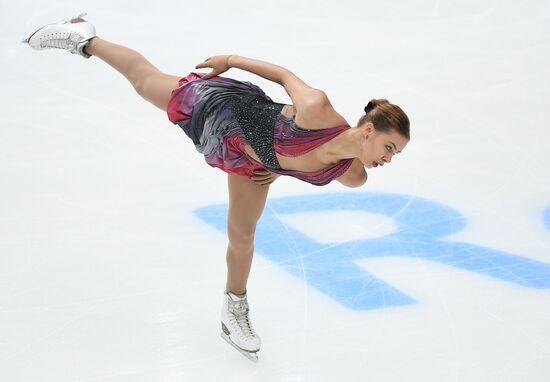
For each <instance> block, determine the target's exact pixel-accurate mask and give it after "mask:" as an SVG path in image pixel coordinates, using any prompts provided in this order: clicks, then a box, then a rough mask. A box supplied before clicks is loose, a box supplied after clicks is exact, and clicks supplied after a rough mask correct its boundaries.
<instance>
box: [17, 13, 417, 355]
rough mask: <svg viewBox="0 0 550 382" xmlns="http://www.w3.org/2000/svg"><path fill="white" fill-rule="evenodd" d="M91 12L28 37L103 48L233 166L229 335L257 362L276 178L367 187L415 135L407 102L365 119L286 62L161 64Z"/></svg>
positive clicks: (78, 50) (76, 48)
mask: <svg viewBox="0 0 550 382" xmlns="http://www.w3.org/2000/svg"><path fill="white" fill-rule="evenodd" d="M83 16H85V14H82V15H80V16H78V17H75V18H72V19H70V20H68V21H65V22H61V23H57V24H51V25H46V26H44V27H42V28H40V29H38V30H37V31H35V32H34V33H33V34H31V35H30V37H28V38H27V39H25V40H24V41H23V42H25V43H28V44H29V45H30V46H31V47H32V48H34V49H39V50H41V49H48V48H58V49H64V50H68V51H69V52H71V53H73V54H78V55H80V56H82V57H84V58H89V57H90V56H95V57H97V58H99V59H101V60H103V61H105V62H106V63H107V64H109V65H110V66H112V67H113V68H114V69H116V70H117V71H119V72H120V73H121V74H122V75H123V76H124V77H126V78H127V79H128V81H130V83H131V84H132V86H133V87H134V88H135V90H136V91H137V93H138V94H139V95H140V96H141V97H143V98H144V99H146V100H147V101H149V102H150V103H152V104H153V105H155V106H157V107H158V108H160V109H162V110H164V111H166V112H167V113H168V118H169V120H170V121H171V122H172V123H174V124H177V125H179V126H180V127H181V128H182V129H183V131H184V132H185V133H186V134H187V135H188V136H189V138H191V139H192V140H193V143H194V144H195V147H196V148H197V150H198V151H199V152H200V153H202V154H203V155H204V158H205V159H206V162H207V163H208V164H209V165H210V166H213V167H218V168H220V169H222V170H223V171H225V172H226V173H228V189H229V211H228V221H227V235H228V247H227V255H226V260H227V284H226V290H225V293H224V299H223V305H222V312H221V325H222V337H223V338H224V339H225V340H226V341H227V342H228V343H230V344H231V345H232V346H234V347H235V348H236V349H237V350H239V351H240V352H241V353H243V354H244V355H245V356H247V357H248V358H249V359H251V360H254V361H257V359H258V357H257V353H258V351H259V350H260V344H261V342H260V337H259V336H258V334H257V333H256V332H255V331H254V329H253V327H252V325H251V323H250V318H249V305H248V302H247V297H246V296H247V295H246V292H247V280H248V275H249V273H250V267H251V264H252V256H253V252H254V233H255V229H256V223H257V221H258V219H259V218H260V216H261V214H262V211H263V208H264V205H265V201H266V198H267V193H268V190H269V185H270V184H271V183H273V181H274V180H275V179H276V178H277V177H278V176H280V175H288V176H292V177H295V178H298V179H300V180H303V181H305V182H308V183H311V184H314V185H317V186H322V185H325V184H328V183H329V182H331V181H332V180H337V181H339V182H340V183H342V184H343V185H345V186H348V187H359V186H362V185H363V184H364V183H365V182H366V180H367V172H366V170H365V169H371V168H375V167H378V166H384V165H385V164H388V163H390V162H391V160H392V158H393V156H394V155H395V154H398V153H400V152H401V151H402V150H403V148H404V147H405V146H406V145H407V143H408V142H409V139H410V136H409V119H408V117H407V115H406V114H405V113H404V112H403V110H401V108H399V107H398V106H396V105H394V104H391V103H389V102H388V101H387V100H385V99H373V100H371V101H370V102H369V103H368V105H367V106H366V107H365V114H364V115H363V116H362V117H361V119H360V120H359V122H358V124H357V126H356V127H353V128H351V127H350V125H349V124H348V123H347V122H346V120H345V119H344V118H343V117H342V116H341V115H340V114H338V113H337V112H336V111H335V110H334V109H333V107H332V105H331V103H330V101H329V99H328V98H327V95H326V94H325V93H324V92H323V91H321V90H319V89H315V88H312V87H310V86H308V85H307V84H306V83H304V82H303V81H302V80H301V79H300V78H298V77H297V76H296V75H294V74H293V73H292V72H290V71H289V70H287V69H285V68H282V67H280V66H277V65H274V64H271V63H268V62H264V61H260V60H255V59H251V58H246V57H242V56H238V55H220V56H214V57H210V58H208V59H207V60H205V61H204V62H202V63H200V64H198V65H197V66H196V69H203V68H209V69H211V71H210V72H209V73H207V74H201V73H191V74H189V75H187V76H186V77H183V78H182V77H181V76H174V75H168V74H165V73H162V72H160V71H159V70H158V69H157V68H156V67H155V66H153V65H152V64H151V63H150V62H149V61H147V60H146V59H145V58H144V57H143V56H142V55H141V54H139V53H138V52H136V51H134V50H131V49H129V48H126V47H124V46H121V45H117V44H114V43H111V42H109V41H107V40H104V39H102V38H99V37H97V36H96V31H95V28H94V26H93V25H92V24H90V23H89V22H88V21H86V20H84V19H83V18H82V17H83ZM229 68H238V69H241V70H245V71H248V72H250V73H254V74H256V75H258V76H260V77H263V78H265V79H267V80H270V81H273V82H276V83H277V84H279V85H281V86H283V87H284V89H285V91H286V92H287V93H288V95H289V96H290V99H291V100H292V104H290V105H285V104H281V103H276V102H273V101H272V100H271V99H270V98H269V97H268V96H267V95H266V94H265V93H264V92H263V91H262V90H261V89H260V88H259V87H257V86H255V85H253V84H251V83H249V82H241V81H236V80H234V79H230V78H226V77H219V75H220V74H222V73H224V72H225V71H227V70H228V69H229Z"/></svg>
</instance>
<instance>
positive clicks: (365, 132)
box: [361, 122, 374, 139]
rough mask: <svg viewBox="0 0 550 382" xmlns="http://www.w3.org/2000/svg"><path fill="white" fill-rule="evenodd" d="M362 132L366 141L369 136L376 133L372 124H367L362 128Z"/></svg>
mask: <svg viewBox="0 0 550 382" xmlns="http://www.w3.org/2000/svg"><path fill="white" fill-rule="evenodd" d="M361 132H362V133H363V136H364V137H365V139H368V137H369V135H371V134H372V133H374V125H373V124H372V122H367V123H365V124H364V125H362V126H361Z"/></svg>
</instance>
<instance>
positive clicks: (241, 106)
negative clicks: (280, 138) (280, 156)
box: [231, 94, 284, 169]
mask: <svg viewBox="0 0 550 382" xmlns="http://www.w3.org/2000/svg"><path fill="white" fill-rule="evenodd" d="M283 106H284V105H283V104H279V103H274V102H271V101H269V100H267V99H265V98H263V97H261V96H257V95H253V94H250V95H242V96H235V97H233V98H232V99H231V108H232V109H233V113H234V115H235V118H236V120H237V122H238V123H239V125H240V127H241V130H242V132H243V134H244V137H245V139H246V142H247V143H248V144H249V145H250V146H251V147H252V149H253V150H254V152H255V153H256V155H258V158H259V159H260V161H261V162H262V163H263V164H264V165H265V166H266V167H268V168H272V169H280V168H281V165H280V164H279V161H278V160H277V156H276V155H275V148H274V146H273V134H274V132H275V121H276V119H277V116H278V115H279V114H280V113H281V110H282V108H283Z"/></svg>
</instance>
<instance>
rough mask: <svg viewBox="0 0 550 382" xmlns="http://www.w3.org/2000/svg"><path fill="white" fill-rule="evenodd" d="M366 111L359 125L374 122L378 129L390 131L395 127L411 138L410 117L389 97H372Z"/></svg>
mask: <svg viewBox="0 0 550 382" xmlns="http://www.w3.org/2000/svg"><path fill="white" fill-rule="evenodd" d="M365 113H366V114H365V115H364V116H362V117H361V119H360V120H359V122H358V123H357V126H361V125H363V124H364V123H367V122H372V124H373V125H374V128H375V129H376V131H381V132H388V131H390V129H392V128H393V129H395V130H397V131H398V132H399V133H400V134H401V135H402V136H404V137H405V138H407V139H408V140H410V139H411V136H410V129H409V126H410V123H409V117H407V114H405V112H404V111H403V110H402V109H401V108H400V107H399V106H397V105H394V104H392V103H390V102H389V101H388V100H387V99H372V100H371V101H370V102H369V103H368V104H367V106H365Z"/></svg>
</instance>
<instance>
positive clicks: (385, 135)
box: [360, 122, 409, 168]
mask: <svg viewBox="0 0 550 382" xmlns="http://www.w3.org/2000/svg"><path fill="white" fill-rule="evenodd" d="M360 129H362V133H363V139H364V141H363V143H362V145H361V162H363V166H365V167H366V168H373V167H378V166H383V165H384V164H386V163H390V162H391V160H392V158H393V156H394V155H395V154H398V153H400V152H401V151H402V150H403V149H404V148H405V146H407V143H409V140H408V139H407V138H405V137H404V136H402V135H401V134H400V133H399V132H397V130H395V129H390V131H388V132H378V131H376V130H375V129H374V125H373V124H372V123H371V122H368V123H366V124H365V125H363V126H361V127H360Z"/></svg>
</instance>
